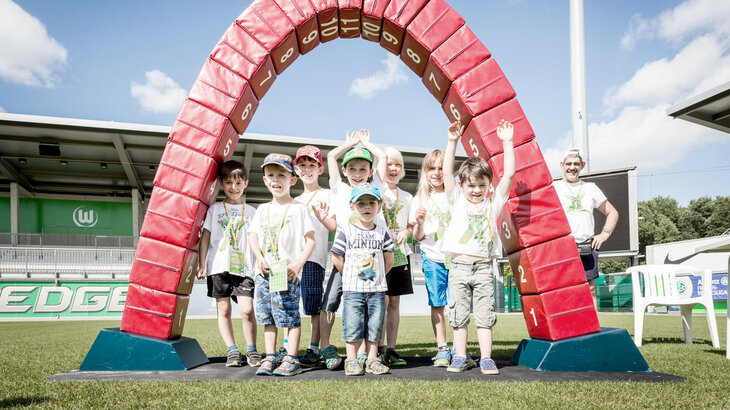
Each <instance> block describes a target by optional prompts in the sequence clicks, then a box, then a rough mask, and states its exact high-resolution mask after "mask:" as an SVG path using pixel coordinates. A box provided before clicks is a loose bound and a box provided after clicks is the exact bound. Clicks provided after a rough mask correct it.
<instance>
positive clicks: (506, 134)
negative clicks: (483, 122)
mask: <svg viewBox="0 0 730 410" xmlns="http://www.w3.org/2000/svg"><path fill="white" fill-rule="evenodd" d="M514 131H515V129H514V127H513V126H512V123H511V122H509V121H507V120H504V119H503V120H500V121H499V126H497V136H498V137H499V139H501V140H502V141H512V134H514Z"/></svg>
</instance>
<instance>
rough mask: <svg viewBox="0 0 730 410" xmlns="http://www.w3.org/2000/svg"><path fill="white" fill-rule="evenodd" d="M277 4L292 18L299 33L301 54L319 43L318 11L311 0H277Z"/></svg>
mask: <svg viewBox="0 0 730 410" xmlns="http://www.w3.org/2000/svg"><path fill="white" fill-rule="evenodd" d="M275 1H276V5H277V6H279V8H280V9H281V11H283V12H284V14H286V16H287V17H288V18H289V20H291V22H292V24H293V25H294V27H295V29H296V33H297V43H298V44H299V54H301V55H304V54H307V53H308V52H310V51H312V50H314V48H315V47H317V46H318V45H319V28H318V26H317V11H316V10H315V9H314V6H313V5H312V3H310V2H309V0H275Z"/></svg>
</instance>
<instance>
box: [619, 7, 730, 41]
mask: <svg viewBox="0 0 730 410" xmlns="http://www.w3.org/2000/svg"><path fill="white" fill-rule="evenodd" d="M697 33H712V34H716V35H718V36H721V37H725V36H728V35H730V2H729V1H727V0H688V1H685V2H684V3H681V4H679V5H678V6H676V7H675V8H673V9H670V10H667V11H664V12H663V13H661V14H660V15H659V16H657V17H655V18H652V19H646V18H644V17H643V16H641V14H637V15H634V16H633V17H632V18H631V20H630V21H629V27H628V29H627V31H626V33H624V35H623V36H622V37H621V46H622V47H623V48H625V49H628V50H631V49H632V48H633V47H634V45H635V44H636V42H637V41H639V40H643V39H652V38H655V37H658V38H660V39H663V40H667V41H670V42H672V43H675V44H676V43H679V42H681V41H683V40H686V39H687V38H688V37H691V36H693V35H696V34H697Z"/></svg>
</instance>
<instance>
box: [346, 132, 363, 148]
mask: <svg viewBox="0 0 730 410" xmlns="http://www.w3.org/2000/svg"><path fill="white" fill-rule="evenodd" d="M345 142H347V145H349V146H350V148H352V147H354V146H355V145H357V144H359V143H360V131H352V132H350V131H347V132H346V133H345Z"/></svg>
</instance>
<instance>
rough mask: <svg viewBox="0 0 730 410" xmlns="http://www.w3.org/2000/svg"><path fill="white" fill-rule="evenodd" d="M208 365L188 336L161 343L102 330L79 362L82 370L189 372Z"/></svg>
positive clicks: (110, 329)
mask: <svg viewBox="0 0 730 410" xmlns="http://www.w3.org/2000/svg"><path fill="white" fill-rule="evenodd" d="M206 363H208V357H207V356H206V355H205V353H204V352H203V349H201V348H200V345H199V344H198V341H197V340H195V339H191V338H189V337H181V338H179V339H175V340H162V339H155V338H152V337H146V336H140V335H136V334H133V333H126V332H122V331H120V330H119V328H118V327H117V328H107V329H101V331H100V332H99V334H98V335H97V336H96V340H94V344H92V345H91V349H89V352H88V353H87V354H86V357H85V358H84V361H83V362H82V363H81V367H79V370H81V371H120V370H134V371H165V370H190V369H192V368H194V367H197V366H200V365H202V364H206Z"/></svg>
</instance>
